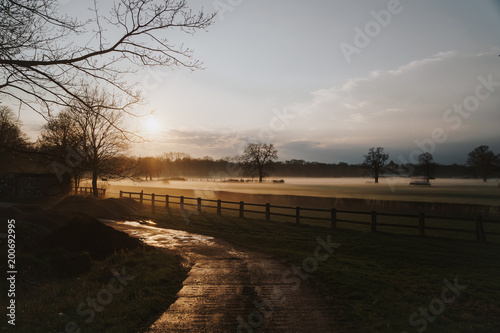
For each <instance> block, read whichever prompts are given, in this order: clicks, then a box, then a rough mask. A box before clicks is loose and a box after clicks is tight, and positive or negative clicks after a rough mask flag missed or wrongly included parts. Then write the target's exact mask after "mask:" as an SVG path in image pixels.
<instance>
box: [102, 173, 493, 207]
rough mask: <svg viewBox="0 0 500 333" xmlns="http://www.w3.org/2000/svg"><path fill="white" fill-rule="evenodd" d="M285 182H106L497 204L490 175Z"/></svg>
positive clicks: (125, 187)
mask: <svg viewBox="0 0 500 333" xmlns="http://www.w3.org/2000/svg"><path fill="white" fill-rule="evenodd" d="M284 180H285V182H284V183H273V182H272V180H271V181H269V179H268V181H267V182H263V183H257V182H224V181H206V180H187V181H161V180H153V181H140V182H137V181H136V182H134V181H131V180H122V181H117V182H110V183H109V184H108V191H107V193H108V196H118V195H119V192H120V191H129V192H140V191H141V190H143V191H144V192H145V193H155V194H162V195H164V194H169V195H184V196H192V197H202V198H206V199H213V198H216V197H217V193H216V192H218V191H225V192H236V193H249V194H273V195H297V196H313V197H335V198H359V199H377V200H400V201H422V202H445V203H460V204H478V205H493V206H498V205H500V182H499V180H498V179H491V180H488V182H486V183H484V182H483V181H481V180H479V179H436V180H432V181H431V184H432V186H430V187H420V186H410V185H409V183H410V179H409V178H381V179H380V183H378V184H374V183H373V179H370V178H285V179H284Z"/></svg>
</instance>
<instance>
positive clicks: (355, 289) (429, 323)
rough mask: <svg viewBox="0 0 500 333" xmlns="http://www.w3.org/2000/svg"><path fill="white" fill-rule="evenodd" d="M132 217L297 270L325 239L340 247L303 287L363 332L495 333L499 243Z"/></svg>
mask: <svg viewBox="0 0 500 333" xmlns="http://www.w3.org/2000/svg"><path fill="white" fill-rule="evenodd" d="M137 218H148V219H153V220H154V221H155V222H157V223H158V226H161V227H166V228H173V229H182V230H187V231H190V232H195V233H200V234H205V235H210V236H215V237H218V238H220V239H224V240H226V241H228V242H230V243H232V244H233V245H234V246H235V247H237V248H244V249H250V250H256V251H260V252H265V253H268V254H272V255H275V256H277V257H280V258H285V259H286V260H288V261H289V262H290V263H292V264H296V265H301V264H302V263H303V262H304V259H306V258H308V257H312V256H313V253H314V250H315V248H316V247H317V246H318V241H317V237H322V238H324V239H326V237H328V236H330V237H331V240H332V242H335V243H339V244H341V245H340V247H339V248H338V249H336V251H335V254H334V255H333V256H332V257H330V258H329V259H328V260H327V261H324V262H319V266H318V269H317V270H316V271H314V272H313V273H312V276H311V277H309V278H308V280H309V281H311V282H313V283H315V284H316V286H317V288H318V289H319V290H320V292H321V293H322V294H323V295H325V297H327V299H328V300H330V301H331V302H332V303H333V304H335V305H336V306H337V307H338V308H339V311H342V312H343V313H345V314H346V315H347V317H348V318H349V320H350V321H351V322H352V323H355V324H356V325H357V326H358V327H359V329H360V331H363V332H401V331H407V332H417V330H418V329H422V330H423V329H424V325H425V328H426V329H427V331H428V332H498V331H500V323H499V322H498V320H497V319H498V318H499V317H500V282H499V280H498V276H499V275H500V245H499V244H492V243H487V244H481V243H476V242H473V241H467V240H452V239H445V238H419V237H416V236H407V235H392V234H385V233H377V234H371V233H367V232H360V231H357V230H348V229H340V230H337V231H333V230H332V229H330V228H328V227H324V226H320V225H296V224H294V223H286V222H282V221H279V220H277V221H272V222H265V221H263V220H261V219H250V218H244V219H238V218H235V217H233V216H222V217H219V216H216V215H215V214H212V213H201V214H198V213H194V212H191V213H188V214H181V213H180V211H179V210H178V209H176V208H171V209H170V210H168V211H166V210H164V211H160V210H158V211H157V213H156V214H154V215H152V214H151V213H150V212H149V209H148V210H145V211H144V212H143V213H142V214H141V215H140V216H137ZM455 279H456V282H457V284H458V285H460V286H466V287H465V289H463V290H460V291H458V293H459V294H457V295H458V296H454V297H452V296H453V294H452V293H450V292H448V293H447V294H446V293H445V294H444V295H445V298H444V299H445V300H447V301H449V302H448V303H444V302H442V301H440V299H441V297H442V295H443V294H442V292H443V290H444V289H445V288H446V283H447V282H445V280H446V281H448V282H451V284H452V285H453V284H454V282H455ZM452 298H453V300H452V301H450V300H451V299H452ZM441 304H442V305H443V308H440V307H439V306H438V305H441ZM436 306H438V307H437V308H436ZM429 308H430V309H431V310H428V309H429ZM420 311H423V313H424V314H425V315H423V314H421V313H420ZM429 311H431V312H429ZM432 311H434V312H435V313H437V315H434V314H432ZM427 313H428V314H427ZM425 316H427V317H425Z"/></svg>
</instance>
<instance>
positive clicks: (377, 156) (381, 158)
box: [363, 147, 389, 183]
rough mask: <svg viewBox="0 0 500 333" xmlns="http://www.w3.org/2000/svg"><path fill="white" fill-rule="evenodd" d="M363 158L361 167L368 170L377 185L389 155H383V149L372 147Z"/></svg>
mask: <svg viewBox="0 0 500 333" xmlns="http://www.w3.org/2000/svg"><path fill="white" fill-rule="evenodd" d="M364 157H365V160H364V162H363V165H364V166H365V167H366V168H367V169H368V170H370V172H371V174H372V175H373V177H374V178H375V183H378V178H379V175H380V174H382V173H383V171H384V167H385V162H387V160H388V159H389V154H386V153H384V148H382V147H377V148H375V147H372V148H370V149H369V150H368V154H366V155H364Z"/></svg>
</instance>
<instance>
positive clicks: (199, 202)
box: [196, 198, 201, 213]
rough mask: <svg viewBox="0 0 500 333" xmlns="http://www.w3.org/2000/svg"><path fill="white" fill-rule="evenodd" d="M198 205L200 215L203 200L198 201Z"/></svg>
mask: <svg viewBox="0 0 500 333" xmlns="http://www.w3.org/2000/svg"><path fill="white" fill-rule="evenodd" d="M196 201H197V204H198V213H201V198H198V199H196Z"/></svg>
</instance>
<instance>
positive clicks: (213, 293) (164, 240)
mask: <svg viewBox="0 0 500 333" xmlns="http://www.w3.org/2000/svg"><path fill="white" fill-rule="evenodd" d="M107 224H109V225H111V226H113V227H114V228H116V229H118V230H121V231H125V232H127V233H128V234H130V235H131V236H134V237H137V238H140V239H142V240H143V241H144V242H145V243H147V244H149V245H152V246H156V247H159V248H166V249H169V250H172V251H175V252H176V253H177V254H179V255H180V256H181V257H182V258H183V260H184V264H185V265H188V266H189V267H190V271H189V274H188V277H187V279H186V280H185V281H184V282H183V288H182V289H181V290H180V291H179V293H178V294H177V297H178V298H177V300H176V301H175V303H174V304H172V305H171V306H170V307H169V308H168V310H167V311H166V312H165V313H164V314H163V315H162V316H161V317H160V318H159V319H158V320H157V321H156V322H155V323H154V324H153V325H152V326H151V327H150V328H149V330H148V332H150V333H158V332H337V331H338V330H337V328H336V323H338V319H340V318H336V314H335V311H334V309H333V307H332V306H331V305H330V304H328V303H327V302H326V301H325V300H324V299H323V297H321V296H320V295H319V294H318V293H317V291H316V290H314V289H313V288H312V287H311V286H310V284H309V283H308V281H307V278H304V277H303V276H302V277H301V276H300V274H297V273H294V272H293V268H292V266H291V265H290V264H288V263H287V262H285V261H283V260H278V259H275V258H272V257H270V256H268V255H264V254H260V253H255V252H247V251H245V252H242V251H237V250H235V249H234V248H233V247H231V246H230V245H228V244H225V243H224V242H221V241H218V240H215V239H214V238H212V237H207V236H202V235H196V234H191V233H188V232H185V231H179V230H172V229H163V228H157V227H155V226H154V224H153V223H142V224H141V223H137V222H110V221H108V222H107Z"/></svg>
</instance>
